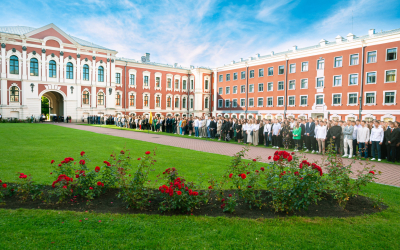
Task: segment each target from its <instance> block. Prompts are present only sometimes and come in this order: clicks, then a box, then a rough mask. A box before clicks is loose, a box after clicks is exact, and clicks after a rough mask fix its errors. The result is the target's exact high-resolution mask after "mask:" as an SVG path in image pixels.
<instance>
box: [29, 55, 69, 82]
mask: <svg viewBox="0 0 400 250" xmlns="http://www.w3.org/2000/svg"><path fill="white" fill-rule="evenodd" d="M68 64H71V65H72V63H68ZM68 64H67V79H72V78H68ZM30 75H31V76H38V75H39V64H38V60H37V59H36V58H32V59H31V67H30Z"/></svg>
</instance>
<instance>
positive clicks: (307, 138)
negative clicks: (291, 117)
mask: <svg viewBox="0 0 400 250" xmlns="http://www.w3.org/2000/svg"><path fill="white" fill-rule="evenodd" d="M306 147H307V149H308V150H309V151H310V150H311V136H308V135H306Z"/></svg>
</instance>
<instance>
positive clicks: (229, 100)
mask: <svg viewBox="0 0 400 250" xmlns="http://www.w3.org/2000/svg"><path fill="white" fill-rule="evenodd" d="M226 101H228V102H229V105H226ZM230 104H231V99H225V108H229V106H230Z"/></svg>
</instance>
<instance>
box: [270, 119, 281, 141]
mask: <svg viewBox="0 0 400 250" xmlns="http://www.w3.org/2000/svg"><path fill="white" fill-rule="evenodd" d="M281 128H282V127H281V124H280V123H278V120H276V119H275V120H274V125H273V127H272V146H273V147H272V148H279V143H280V142H279V139H280V133H281Z"/></svg>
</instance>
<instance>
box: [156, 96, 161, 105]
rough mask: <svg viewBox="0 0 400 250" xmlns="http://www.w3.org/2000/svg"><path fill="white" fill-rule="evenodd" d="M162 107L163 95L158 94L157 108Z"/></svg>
mask: <svg viewBox="0 0 400 250" xmlns="http://www.w3.org/2000/svg"><path fill="white" fill-rule="evenodd" d="M159 107H161V97H160V96H159V95H157V96H156V108H159Z"/></svg>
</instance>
